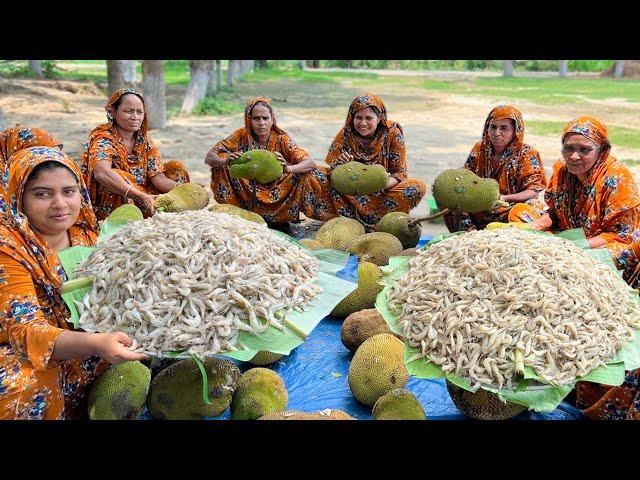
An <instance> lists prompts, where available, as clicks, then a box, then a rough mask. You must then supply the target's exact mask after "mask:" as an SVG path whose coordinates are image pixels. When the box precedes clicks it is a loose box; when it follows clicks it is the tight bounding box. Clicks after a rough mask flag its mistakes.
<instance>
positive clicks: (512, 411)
mask: <svg viewBox="0 0 640 480" xmlns="http://www.w3.org/2000/svg"><path fill="white" fill-rule="evenodd" d="M446 383H447V390H448V391H449V396H450V397H451V400H453V403H454V404H455V406H456V407H458V409H459V410H460V411H461V412H462V413H464V414H465V415H466V416H467V417H471V418H475V419H476V420H506V419H508V418H511V417H515V416H516V415H518V414H519V413H521V412H523V411H524V410H526V409H527V407H525V406H523V405H517V404H515V403H511V402H506V403H505V402H503V401H502V400H500V397H498V395H497V394H495V393H492V392H488V391H487V390H483V389H479V390H477V391H476V392H475V393H473V392H468V391H467V390H465V389H463V388H460V387H458V386H457V385H454V384H453V383H451V382H450V381H449V380H447V381H446Z"/></svg>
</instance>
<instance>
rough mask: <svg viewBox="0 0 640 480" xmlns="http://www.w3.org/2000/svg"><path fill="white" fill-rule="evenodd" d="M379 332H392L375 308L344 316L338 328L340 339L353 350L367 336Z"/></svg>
mask: <svg viewBox="0 0 640 480" xmlns="http://www.w3.org/2000/svg"><path fill="white" fill-rule="evenodd" d="M379 333H391V334H393V332H391V330H390V329H389V326H388V325H387V322H385V321H384V318H382V315H380V313H379V312H378V311H377V310H376V309H375V308H367V309H365V310H360V311H358V312H354V313H352V314H351V315H349V316H348V317H347V318H345V320H344V322H342V327H341V328H340V341H342V344H343V345H344V346H345V347H347V348H348V349H349V350H351V351H352V352H355V351H356V350H357V349H358V347H359V346H360V345H362V342H364V341H365V340H366V339H367V338H369V337H373V336H374V335H377V334H379Z"/></svg>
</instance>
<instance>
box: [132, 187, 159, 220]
mask: <svg viewBox="0 0 640 480" xmlns="http://www.w3.org/2000/svg"><path fill="white" fill-rule="evenodd" d="M131 192H133V190H131ZM129 196H130V197H131V199H132V200H133V201H134V202H135V203H136V205H138V207H140V210H142V213H144V214H145V216H151V215H153V213H154V211H155V208H154V206H153V204H154V203H155V201H156V198H158V195H148V194H146V193H144V192H141V191H139V190H136V193H135V194H134V195H132V194H129Z"/></svg>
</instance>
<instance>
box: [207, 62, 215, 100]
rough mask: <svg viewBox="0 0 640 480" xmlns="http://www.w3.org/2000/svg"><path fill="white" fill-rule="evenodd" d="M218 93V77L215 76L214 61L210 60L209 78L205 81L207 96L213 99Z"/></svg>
mask: <svg viewBox="0 0 640 480" xmlns="http://www.w3.org/2000/svg"><path fill="white" fill-rule="evenodd" d="M217 93H218V77H217V75H216V61H215V60H211V65H210V66H209V78H208V80H207V95H210V96H212V97H214V96H215V95H216V94H217Z"/></svg>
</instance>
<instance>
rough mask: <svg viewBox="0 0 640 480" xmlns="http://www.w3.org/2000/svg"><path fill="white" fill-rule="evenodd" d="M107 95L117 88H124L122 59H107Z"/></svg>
mask: <svg viewBox="0 0 640 480" xmlns="http://www.w3.org/2000/svg"><path fill="white" fill-rule="evenodd" d="M107 83H108V89H109V92H108V96H111V94H112V93H113V92H115V91H116V90H118V89H119V88H124V87H125V83H124V64H123V63H122V60H107Z"/></svg>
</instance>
